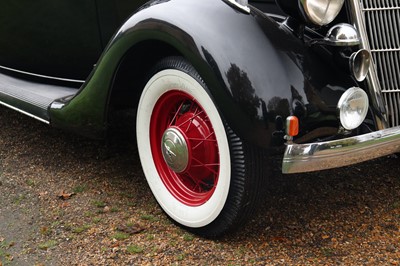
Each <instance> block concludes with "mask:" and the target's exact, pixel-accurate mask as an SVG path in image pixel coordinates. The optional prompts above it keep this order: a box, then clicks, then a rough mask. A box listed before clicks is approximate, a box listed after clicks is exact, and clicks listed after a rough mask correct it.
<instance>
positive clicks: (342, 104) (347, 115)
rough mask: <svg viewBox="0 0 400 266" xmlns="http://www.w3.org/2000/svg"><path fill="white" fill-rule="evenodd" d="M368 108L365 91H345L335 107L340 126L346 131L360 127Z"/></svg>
mask: <svg viewBox="0 0 400 266" xmlns="http://www.w3.org/2000/svg"><path fill="white" fill-rule="evenodd" d="M368 106H369V103H368V96H367V94H366V93H365V91H363V90H362V89H360V88H357V87H352V88H350V89H348V90H346V91H345V92H344V93H343V95H342V97H340V100H339V102H338V106H337V108H338V111H339V117H340V123H341V124H342V126H343V127H344V128H345V129H347V130H352V129H355V128H357V127H358V126H360V125H361V124H362V122H363V121H364V119H365V117H366V116H367V112H368Z"/></svg>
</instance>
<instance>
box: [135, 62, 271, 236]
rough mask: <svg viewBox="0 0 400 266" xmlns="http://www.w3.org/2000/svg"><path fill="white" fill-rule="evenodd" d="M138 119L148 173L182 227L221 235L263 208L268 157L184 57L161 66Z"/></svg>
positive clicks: (158, 195) (145, 94) (154, 189)
mask: <svg viewBox="0 0 400 266" xmlns="http://www.w3.org/2000/svg"><path fill="white" fill-rule="evenodd" d="M150 76H151V78H150V79H149V80H148V82H147V84H146V86H145V87H144V89H143V91H142V94H141V97H140V101H139V105H138V110H137V117H136V138H137V145H138V151H139V157H140V161H141V164H142V168H143V173H144V175H145V177H146V180H147V182H148V184H149V187H150V189H151V191H152V193H153V195H154V197H155V198H156V200H157V202H158V203H159V205H160V206H161V208H162V209H163V210H164V211H165V213H166V214H167V215H168V216H169V217H170V218H171V219H172V220H173V221H175V222H176V223H178V224H179V225H180V226H182V227H184V228H186V229H188V230H190V231H192V232H193V233H196V234H199V235H201V236H205V237H217V236H220V235H222V234H224V233H226V232H228V231H230V230H233V229H234V228H236V227H238V226H239V225H241V224H242V223H243V222H244V221H246V220H247V219H248V218H249V217H251V214H252V213H253V212H254V210H255V209H256V208H257V200H258V199H260V198H261V195H260V193H259V191H260V187H261V181H262V180H264V179H263V178H262V177H261V175H262V174H263V168H259V167H257V166H259V165H262V164H259V163H258V161H259V160H260V159H261V158H262V157H261V156H259V155H260V154H259V153H258V152H256V151H255V150H254V149H253V148H252V146H249V145H247V144H246V143H245V142H243V141H242V140H241V139H240V138H239V137H238V136H237V135H236V134H235V133H234V132H233V131H232V130H231V129H230V127H229V126H228V124H227V123H226V122H224V120H223V119H222V118H221V116H220V113H219V111H218V109H217V106H216V105H215V103H214V100H213V99H212V97H211V96H210V93H209V90H208V88H207V86H206V84H205V83H204V82H203V81H202V79H201V78H200V76H199V74H198V73H197V72H196V70H195V69H194V68H193V67H192V66H191V65H190V64H189V63H188V62H187V61H185V60H184V59H183V58H180V57H171V58H166V59H164V60H162V61H160V62H159V63H158V64H157V65H156V66H155V68H154V71H152V73H151V75H150Z"/></svg>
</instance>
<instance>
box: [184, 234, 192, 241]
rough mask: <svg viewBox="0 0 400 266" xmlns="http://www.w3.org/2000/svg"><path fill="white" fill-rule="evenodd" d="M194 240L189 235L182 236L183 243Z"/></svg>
mask: <svg viewBox="0 0 400 266" xmlns="http://www.w3.org/2000/svg"><path fill="white" fill-rule="evenodd" d="M193 239H194V236H193V235H191V234H184V235H183V240H185V241H192V240H193Z"/></svg>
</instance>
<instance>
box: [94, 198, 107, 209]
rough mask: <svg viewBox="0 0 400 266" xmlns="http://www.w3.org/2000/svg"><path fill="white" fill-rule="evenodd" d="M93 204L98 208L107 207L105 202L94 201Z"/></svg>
mask: <svg viewBox="0 0 400 266" xmlns="http://www.w3.org/2000/svg"><path fill="white" fill-rule="evenodd" d="M93 204H94V206H96V207H97V208H104V207H105V206H106V203H105V202H104V201H100V200H95V201H93Z"/></svg>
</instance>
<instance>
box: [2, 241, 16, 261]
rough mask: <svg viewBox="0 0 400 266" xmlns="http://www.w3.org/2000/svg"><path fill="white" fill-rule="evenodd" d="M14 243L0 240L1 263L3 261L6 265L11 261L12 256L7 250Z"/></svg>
mask: <svg viewBox="0 0 400 266" xmlns="http://www.w3.org/2000/svg"><path fill="white" fill-rule="evenodd" d="M13 245H14V242H7V241H5V240H3V241H0V265H1V263H2V261H3V263H4V265H7V264H9V263H11V261H12V256H11V254H10V253H8V252H7V251H6V250H7V249H9V248H10V247H12V246H13Z"/></svg>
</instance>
